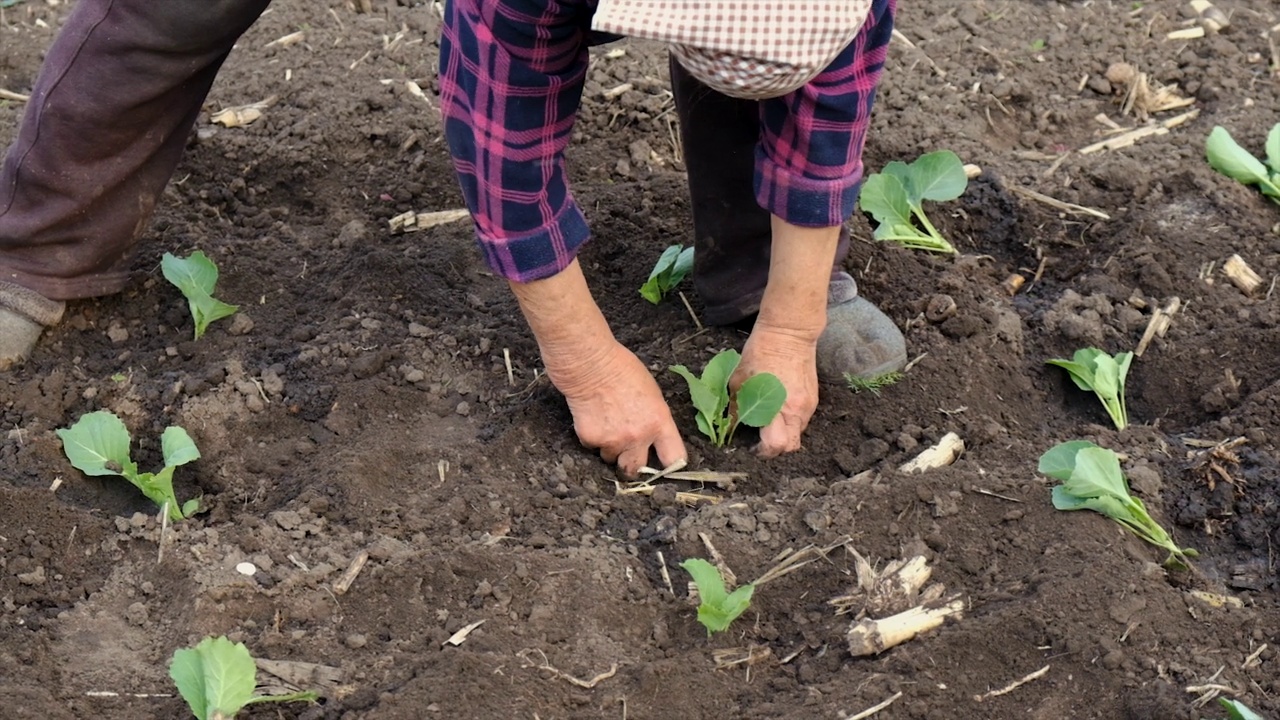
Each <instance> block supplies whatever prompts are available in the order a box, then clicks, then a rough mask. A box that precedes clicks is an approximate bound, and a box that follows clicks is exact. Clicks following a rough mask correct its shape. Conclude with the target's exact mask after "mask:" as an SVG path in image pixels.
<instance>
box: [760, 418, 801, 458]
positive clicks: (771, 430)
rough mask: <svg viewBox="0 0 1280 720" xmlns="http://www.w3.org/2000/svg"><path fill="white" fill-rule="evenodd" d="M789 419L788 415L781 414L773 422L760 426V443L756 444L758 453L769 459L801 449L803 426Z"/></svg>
mask: <svg viewBox="0 0 1280 720" xmlns="http://www.w3.org/2000/svg"><path fill="white" fill-rule="evenodd" d="M788 420H789V418H787V417H786V416H783V415H779V416H778V417H776V418H774V420H773V422H771V423H769V424H768V425H766V426H765V427H762V428H760V443H759V444H758V445H756V454H757V455H759V456H760V457H762V458H765V459H769V458H775V457H777V456H779V455H781V454H783V453H789V452H795V451H797V450H799V449H800V435H801V428H800V427H799V425H798V424H795V423H790V422H788Z"/></svg>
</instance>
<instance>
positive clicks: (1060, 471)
mask: <svg viewBox="0 0 1280 720" xmlns="http://www.w3.org/2000/svg"><path fill="white" fill-rule="evenodd" d="M1087 447H1097V446H1096V445H1094V444H1093V443H1091V442H1089V441H1088V440H1072V441H1071V442H1064V443H1061V444H1058V445H1054V446H1053V447H1052V448H1049V451H1048V452H1046V453H1045V454H1043V455H1041V456H1040V472H1041V473H1043V474H1045V475H1048V476H1049V477H1051V478H1053V479H1054V480H1062V481H1063V482H1066V481H1067V480H1070V479H1071V471H1072V470H1074V469H1075V467H1076V453H1078V452H1080V451H1081V450H1083V449H1084V448H1087ZM1065 509H1066V508H1059V510H1065Z"/></svg>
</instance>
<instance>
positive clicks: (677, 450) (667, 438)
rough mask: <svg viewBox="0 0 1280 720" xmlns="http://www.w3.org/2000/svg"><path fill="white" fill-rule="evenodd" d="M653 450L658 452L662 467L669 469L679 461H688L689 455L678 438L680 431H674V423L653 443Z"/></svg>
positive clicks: (682, 440)
mask: <svg viewBox="0 0 1280 720" xmlns="http://www.w3.org/2000/svg"><path fill="white" fill-rule="evenodd" d="M653 449H654V450H656V451H658V460H659V461H660V462H661V463H662V467H671V466H672V465H673V464H675V463H676V462H678V461H680V460H688V459H689V453H688V452H686V451H685V449H684V439H682V438H681V437H680V431H679V430H677V429H676V426H675V423H674V422H673V423H671V425H670V426H669V427H667V428H666V429H665V430H663V432H662V434H661V435H659V436H658V439H657V440H654V441H653Z"/></svg>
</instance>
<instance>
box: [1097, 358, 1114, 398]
mask: <svg viewBox="0 0 1280 720" xmlns="http://www.w3.org/2000/svg"><path fill="white" fill-rule="evenodd" d="M1093 391H1094V392H1096V393H1097V394H1098V396H1099V397H1101V398H1103V399H1104V400H1109V399H1113V398H1117V397H1118V396H1119V394H1120V365H1119V363H1117V362H1116V361H1115V358H1113V357H1111V356H1110V355H1108V354H1106V353H1098V355H1097V356H1096V357H1094V359H1093Z"/></svg>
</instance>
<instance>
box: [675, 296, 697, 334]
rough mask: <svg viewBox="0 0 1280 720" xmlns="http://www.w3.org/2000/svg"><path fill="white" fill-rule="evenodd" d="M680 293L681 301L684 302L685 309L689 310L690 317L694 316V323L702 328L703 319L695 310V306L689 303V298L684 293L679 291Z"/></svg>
mask: <svg viewBox="0 0 1280 720" xmlns="http://www.w3.org/2000/svg"><path fill="white" fill-rule="evenodd" d="M677 293H678V294H679V295H680V301H681V302H683V303H684V309H685V310H688V311H689V317H691V318H693V324H694V325H696V326H698V330H702V321H701V320H699V319H698V313H696V312H694V311H693V306H692V305H690V304H689V298H687V297H685V296H684V293H682V292H679V291H677Z"/></svg>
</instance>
